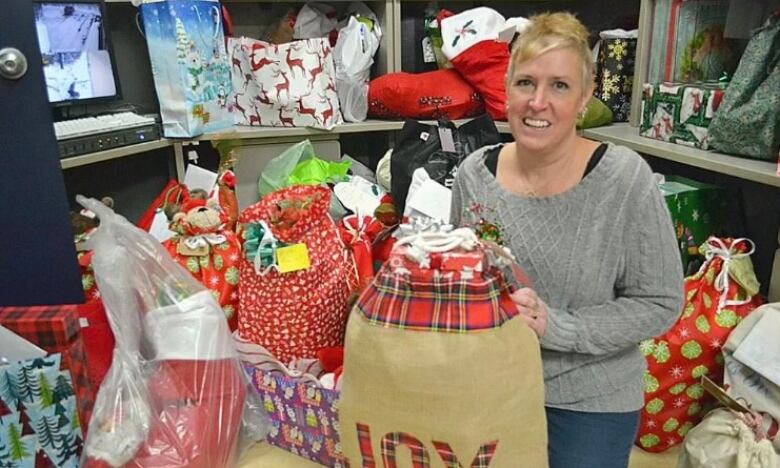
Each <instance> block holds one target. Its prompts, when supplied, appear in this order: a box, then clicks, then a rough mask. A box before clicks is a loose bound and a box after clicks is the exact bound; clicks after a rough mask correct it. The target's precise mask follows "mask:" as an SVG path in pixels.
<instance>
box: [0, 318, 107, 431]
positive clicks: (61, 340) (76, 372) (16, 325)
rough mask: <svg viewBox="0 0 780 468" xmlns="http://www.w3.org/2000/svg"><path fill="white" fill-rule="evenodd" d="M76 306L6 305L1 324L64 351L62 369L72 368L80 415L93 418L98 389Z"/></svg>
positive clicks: (50, 348)
mask: <svg viewBox="0 0 780 468" xmlns="http://www.w3.org/2000/svg"><path fill="white" fill-rule="evenodd" d="M78 317H79V315H78V311H77V306H76V305H61V306H35V307H2V308H0V325H2V326H4V327H6V328H8V329H9V330H11V331H12V332H14V333H16V334H17V335H19V336H21V337H23V338H25V339H27V340H29V341H30V342H32V343H34V344H35V345H37V346H39V347H41V348H43V349H44V350H45V351H46V352H49V353H60V354H61V355H62V359H61V360H60V361H59V362H60V363H61V370H67V371H70V375H71V378H72V382H73V389H74V391H75V394H76V403H77V404H78V409H79V416H80V418H81V420H82V421H84V423H85V427H86V421H89V418H90V415H91V412H92V406H93V405H94V403H95V394H96V393H97V389H96V388H94V387H93V386H92V383H91V381H90V379H89V371H88V366H87V361H86V353H85V349H84V338H83V336H82V335H81V327H80V326H79V318H78Z"/></svg>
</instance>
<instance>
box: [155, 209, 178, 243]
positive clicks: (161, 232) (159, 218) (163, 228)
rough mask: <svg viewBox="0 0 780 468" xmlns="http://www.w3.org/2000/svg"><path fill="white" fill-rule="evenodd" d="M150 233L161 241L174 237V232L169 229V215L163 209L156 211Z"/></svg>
mask: <svg viewBox="0 0 780 468" xmlns="http://www.w3.org/2000/svg"><path fill="white" fill-rule="evenodd" d="M149 234H151V235H152V237H154V238H155V239H157V240H158V241H160V242H165V241H167V240H168V239H170V238H171V237H173V234H174V232H173V231H171V230H170V229H168V217H167V216H165V212H164V211H163V210H160V209H158V210H157V212H155V213H154V219H153V220H152V225H151V227H149Z"/></svg>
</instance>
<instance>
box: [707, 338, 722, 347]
mask: <svg viewBox="0 0 780 468" xmlns="http://www.w3.org/2000/svg"><path fill="white" fill-rule="evenodd" d="M721 346H723V343H721V342H720V340H719V339H717V338H715V339H713V340H712V341H710V348H712V349H720V347H721Z"/></svg>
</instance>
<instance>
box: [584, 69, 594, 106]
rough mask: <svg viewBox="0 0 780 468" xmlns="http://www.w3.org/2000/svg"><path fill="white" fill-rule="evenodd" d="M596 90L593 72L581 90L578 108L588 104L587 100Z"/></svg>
mask: <svg viewBox="0 0 780 468" xmlns="http://www.w3.org/2000/svg"><path fill="white" fill-rule="evenodd" d="M595 91H596V79H595V76H593V74H591V75H590V80H589V81H588V82H586V83H585V86H584V89H583V90H582V101H581V102H580V109H584V108H585V107H586V106H587V105H588V101H590V98H592V97H593V93H594V92H595Z"/></svg>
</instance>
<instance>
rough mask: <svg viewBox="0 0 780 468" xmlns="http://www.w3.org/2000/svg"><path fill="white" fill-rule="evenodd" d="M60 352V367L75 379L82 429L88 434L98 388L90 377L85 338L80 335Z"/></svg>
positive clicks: (74, 389)
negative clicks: (88, 424) (88, 425)
mask: <svg viewBox="0 0 780 468" xmlns="http://www.w3.org/2000/svg"><path fill="white" fill-rule="evenodd" d="M60 353H61V354H62V363H61V364H60V369H63V370H64V369H67V370H69V371H70V377H71V379H72V381H73V392H74V393H75V394H76V404H77V405H78V408H79V419H80V421H81V425H82V431H84V433H85V434H86V432H87V423H88V422H89V419H90V417H91V416H92V407H93V406H94V405H95V396H96V395H97V388H96V387H94V386H93V385H92V381H91V380H90V379H89V367H88V366H87V354H86V349H85V347H84V340H83V339H82V338H81V337H80V336H79V337H78V338H77V339H76V340H75V341H74V342H73V344H71V346H70V348H68V349H64V350H62V351H61V352H60Z"/></svg>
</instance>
